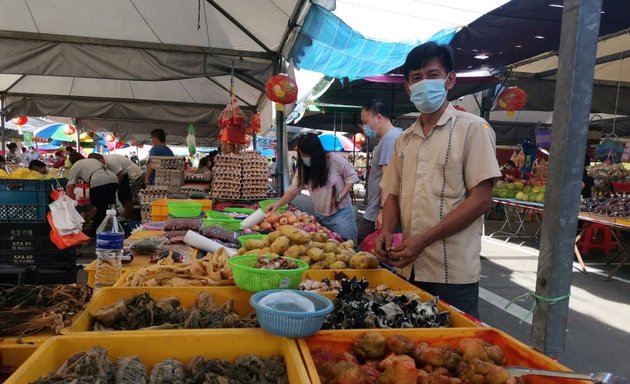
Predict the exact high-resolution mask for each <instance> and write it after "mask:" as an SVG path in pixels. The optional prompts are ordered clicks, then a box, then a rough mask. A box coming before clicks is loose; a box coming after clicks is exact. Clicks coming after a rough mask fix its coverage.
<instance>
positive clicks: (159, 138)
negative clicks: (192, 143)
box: [144, 129, 175, 185]
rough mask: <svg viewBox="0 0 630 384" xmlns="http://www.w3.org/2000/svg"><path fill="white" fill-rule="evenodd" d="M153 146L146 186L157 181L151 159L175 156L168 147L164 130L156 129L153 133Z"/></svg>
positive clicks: (145, 181) (150, 153) (145, 179)
mask: <svg viewBox="0 0 630 384" xmlns="http://www.w3.org/2000/svg"><path fill="white" fill-rule="evenodd" d="M151 145H153V147H152V148H151V150H150V151H149V163H148V164H147V172H146V174H145V175H144V183H145V184H146V185H151V184H153V180H155V170H154V169H153V167H152V166H151V157H153V156H175V155H174V154H173V151H172V150H171V149H170V148H169V147H167V146H166V132H164V130H163V129H154V130H152V131H151Z"/></svg>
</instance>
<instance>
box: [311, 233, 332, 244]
mask: <svg viewBox="0 0 630 384" xmlns="http://www.w3.org/2000/svg"><path fill="white" fill-rule="evenodd" d="M312 237H313V241H318V242H320V243H325V242H326V241H327V240H328V235H327V234H325V233H323V232H318V233H314V234H313V235H312Z"/></svg>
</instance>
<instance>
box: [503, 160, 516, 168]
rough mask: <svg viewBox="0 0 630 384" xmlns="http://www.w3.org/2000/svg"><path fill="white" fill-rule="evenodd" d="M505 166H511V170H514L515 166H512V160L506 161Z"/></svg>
mask: <svg viewBox="0 0 630 384" xmlns="http://www.w3.org/2000/svg"><path fill="white" fill-rule="evenodd" d="M505 164H507V165H511V166H512V168H516V164H514V162H513V161H512V160H508V161H506V162H505Z"/></svg>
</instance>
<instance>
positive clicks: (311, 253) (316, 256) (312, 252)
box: [306, 248, 324, 261]
mask: <svg viewBox="0 0 630 384" xmlns="http://www.w3.org/2000/svg"><path fill="white" fill-rule="evenodd" d="M306 255H307V256H308V257H310V258H311V259H312V260H313V261H322V260H324V251H322V250H321V249H319V248H309V250H308V251H307V252H306Z"/></svg>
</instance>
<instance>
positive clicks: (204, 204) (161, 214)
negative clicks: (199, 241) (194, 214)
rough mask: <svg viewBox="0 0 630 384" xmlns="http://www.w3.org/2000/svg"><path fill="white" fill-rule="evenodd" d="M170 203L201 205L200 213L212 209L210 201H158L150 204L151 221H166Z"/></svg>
mask: <svg viewBox="0 0 630 384" xmlns="http://www.w3.org/2000/svg"><path fill="white" fill-rule="evenodd" d="M170 201H192V202H195V203H201V211H202V212H206V211H209V210H211V209H212V200H209V199H205V200H193V199H160V200H155V201H153V202H152V203H151V221H166V220H168V203H169V202H170Z"/></svg>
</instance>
